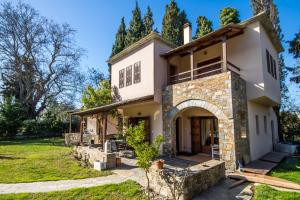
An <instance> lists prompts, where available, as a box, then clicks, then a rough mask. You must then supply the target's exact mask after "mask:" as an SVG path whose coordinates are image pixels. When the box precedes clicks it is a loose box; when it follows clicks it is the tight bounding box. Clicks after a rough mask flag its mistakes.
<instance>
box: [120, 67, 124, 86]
mask: <svg viewBox="0 0 300 200" xmlns="http://www.w3.org/2000/svg"><path fill="white" fill-rule="evenodd" d="M124 73H125V70H124V69H121V70H120V71H119V88H123V87H124Z"/></svg>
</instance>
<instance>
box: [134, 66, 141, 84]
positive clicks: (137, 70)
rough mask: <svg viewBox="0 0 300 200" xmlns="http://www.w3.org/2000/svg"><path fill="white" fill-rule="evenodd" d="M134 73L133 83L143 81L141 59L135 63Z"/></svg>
mask: <svg viewBox="0 0 300 200" xmlns="http://www.w3.org/2000/svg"><path fill="white" fill-rule="evenodd" d="M133 73H134V75H133V83H139V82H141V61H139V62H136V63H134V69H133Z"/></svg>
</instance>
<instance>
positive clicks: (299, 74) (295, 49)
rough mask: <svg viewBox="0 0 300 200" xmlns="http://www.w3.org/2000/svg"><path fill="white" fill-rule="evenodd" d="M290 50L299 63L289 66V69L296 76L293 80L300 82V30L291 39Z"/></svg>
mask: <svg viewBox="0 0 300 200" xmlns="http://www.w3.org/2000/svg"><path fill="white" fill-rule="evenodd" d="M289 46H290V48H289V52H290V53H291V54H293V56H294V58H295V59H296V61H297V65H296V66H294V67H289V68H288V70H289V71H290V72H291V73H292V75H293V76H294V77H293V78H292V79H291V80H292V81H294V82H296V83H298V84H300V30H299V31H298V33H296V34H295V38H294V39H293V40H291V41H289Z"/></svg>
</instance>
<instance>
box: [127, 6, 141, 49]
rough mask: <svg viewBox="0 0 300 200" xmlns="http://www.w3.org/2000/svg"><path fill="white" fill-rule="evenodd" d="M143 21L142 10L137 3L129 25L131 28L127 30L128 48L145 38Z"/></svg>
mask: <svg viewBox="0 0 300 200" xmlns="http://www.w3.org/2000/svg"><path fill="white" fill-rule="evenodd" d="M143 30H144V25H143V20H142V17H141V10H140V8H139V5H138V3H137V2H136V3H135V8H134V10H133V11H132V19H131V21H130V24H129V28H128V30H127V35H126V39H125V44H126V47H128V46H130V45H131V44H133V43H135V42H136V41H138V40H140V39H141V38H142V37H143Z"/></svg>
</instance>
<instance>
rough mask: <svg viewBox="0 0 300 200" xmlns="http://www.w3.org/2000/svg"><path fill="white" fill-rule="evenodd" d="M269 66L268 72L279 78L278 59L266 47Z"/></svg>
mask: <svg viewBox="0 0 300 200" xmlns="http://www.w3.org/2000/svg"><path fill="white" fill-rule="evenodd" d="M266 58H267V67H268V72H269V73H270V74H271V76H273V78H275V79H276V80H277V66H276V60H275V59H274V58H273V57H272V56H271V54H270V52H269V51H268V50H267V49H266Z"/></svg>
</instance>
